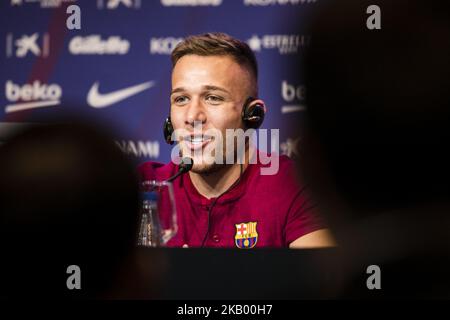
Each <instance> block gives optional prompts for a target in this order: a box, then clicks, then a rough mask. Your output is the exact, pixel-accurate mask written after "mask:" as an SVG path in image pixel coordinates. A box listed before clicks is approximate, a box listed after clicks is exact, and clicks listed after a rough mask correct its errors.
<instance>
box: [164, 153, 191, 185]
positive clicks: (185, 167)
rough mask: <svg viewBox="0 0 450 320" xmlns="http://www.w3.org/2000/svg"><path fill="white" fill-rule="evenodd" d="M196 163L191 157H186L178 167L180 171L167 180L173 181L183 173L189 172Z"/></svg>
mask: <svg viewBox="0 0 450 320" xmlns="http://www.w3.org/2000/svg"><path fill="white" fill-rule="evenodd" d="M193 165H194V160H193V159H192V158H189V157H184V158H182V159H181V163H180V166H179V167H178V172H177V173H176V174H174V175H173V176H171V177H170V178H169V179H167V180H166V182H172V181H173V180H175V179H176V178H178V177H179V176H181V175H182V174H184V173H186V172H189V171H190V170H191V169H192V166H193Z"/></svg>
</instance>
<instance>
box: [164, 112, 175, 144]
mask: <svg viewBox="0 0 450 320" xmlns="http://www.w3.org/2000/svg"><path fill="white" fill-rule="evenodd" d="M163 131H164V139H165V140H166V142H167V143H168V144H173V141H172V133H173V126H172V121H170V116H169V117H167V118H166V120H165V121H164V128H163Z"/></svg>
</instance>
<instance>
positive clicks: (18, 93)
mask: <svg viewBox="0 0 450 320" xmlns="http://www.w3.org/2000/svg"><path fill="white" fill-rule="evenodd" d="M5 96H6V99H7V100H8V101H9V102H10V103H9V104H8V105H6V106H5V113H11V112H17V111H23V110H29V109H35V108H43V107H50V106H56V105H59V104H60V103H61V97H62V88H61V86H60V85H58V84H56V83H52V84H46V83H41V82H40V81H39V80H35V81H33V83H31V84H30V83H26V84H23V85H20V84H17V83H14V82H13V81H12V80H7V81H6V84H5Z"/></svg>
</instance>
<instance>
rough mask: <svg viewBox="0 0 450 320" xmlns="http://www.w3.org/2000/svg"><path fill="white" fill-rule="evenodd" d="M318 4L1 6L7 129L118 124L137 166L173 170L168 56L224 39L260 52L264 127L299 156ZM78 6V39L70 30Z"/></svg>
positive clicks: (0, 101) (114, 0) (23, 0)
mask: <svg viewBox="0 0 450 320" xmlns="http://www.w3.org/2000/svg"><path fill="white" fill-rule="evenodd" d="M319 1H321V0H95V1H94V0H84V1H73V0H1V1H0V26H1V29H0V54H1V56H0V83H1V85H2V88H3V90H2V94H1V97H0V122H1V124H2V125H3V127H8V128H9V127H11V126H14V124H16V123H19V124H20V123H36V122H40V121H42V119H45V118H47V117H49V116H52V115H56V116H62V115H66V114H72V115H73V114H75V115H80V116H82V117H85V118H88V119H89V118H92V119H94V120H95V121H100V122H103V123H105V124H107V125H110V126H111V125H112V126H113V128H114V132H115V137H114V139H115V141H116V142H117V144H118V145H119V146H120V148H121V149H122V150H123V151H124V152H126V153H128V154H130V155H131V156H132V157H133V158H134V159H135V160H136V162H142V161H145V160H150V159H151V160H156V161H162V162H167V161H169V159H170V150H171V146H169V145H166V144H165V142H164V140H163V136H162V124H163V120H164V119H165V117H166V116H167V115H168V112H169V92H170V73H171V64H170V52H171V50H172V49H173V48H174V46H175V45H176V44H177V43H178V42H179V41H180V40H182V39H183V37H186V36H187V35H190V34H199V33H204V32H213V31H214V32H215V31H220V32H226V33H229V34H230V35H232V36H234V37H237V38H239V39H241V40H245V41H246V42H247V43H248V44H249V45H250V46H251V48H252V49H253V50H254V51H255V53H256V57H257V59H258V62H259V69H260V74H259V88H260V90H259V91H260V97H261V98H262V99H264V100H265V101H266V103H267V106H268V114H267V116H266V121H265V123H264V125H263V127H262V128H265V129H280V140H279V144H280V152H281V153H284V154H288V155H289V156H292V157H295V156H296V155H297V154H298V149H299V142H300V137H298V136H296V135H295V134H294V131H295V127H298V123H299V121H301V117H302V110H304V108H305V105H304V103H303V102H304V97H305V92H306V91H305V88H304V86H303V83H302V76H301V68H300V64H299V57H300V56H301V55H302V54H303V53H304V51H305V50H306V48H307V47H308V44H309V43H310V41H311V37H310V36H309V35H308V33H307V28H306V26H307V23H308V19H310V18H311V17H312V16H313V13H314V10H316V9H315V8H316V6H317V5H318V4H317V2H319ZM72 4H75V5H77V6H78V7H79V8H80V9H81V29H80V30H68V29H67V27H66V20H67V18H68V17H69V16H70V14H68V13H66V9H67V7H68V6H70V5H72ZM300 123H301V122H300ZM0 131H1V130H0ZM268 140H269V141H270V137H269V139H268ZM262 149H264V148H262Z"/></svg>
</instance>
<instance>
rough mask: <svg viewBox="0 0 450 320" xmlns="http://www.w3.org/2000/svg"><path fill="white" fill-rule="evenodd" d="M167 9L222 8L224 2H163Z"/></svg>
mask: <svg viewBox="0 0 450 320" xmlns="http://www.w3.org/2000/svg"><path fill="white" fill-rule="evenodd" d="M161 4H162V5H163V6H165V7H171V6H178V7H198V6H220V5H221V4H222V0H161Z"/></svg>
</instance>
